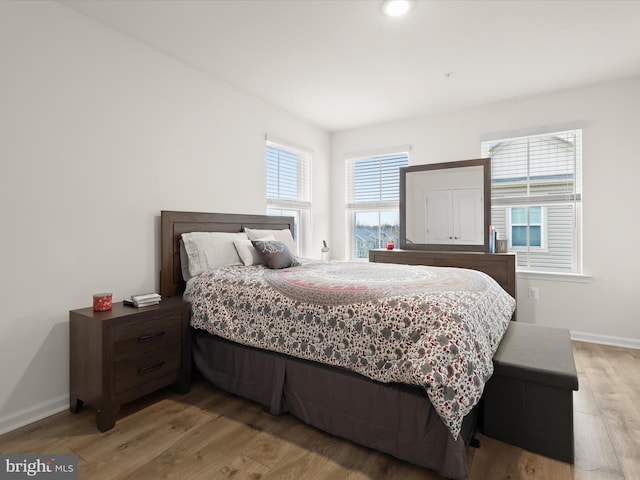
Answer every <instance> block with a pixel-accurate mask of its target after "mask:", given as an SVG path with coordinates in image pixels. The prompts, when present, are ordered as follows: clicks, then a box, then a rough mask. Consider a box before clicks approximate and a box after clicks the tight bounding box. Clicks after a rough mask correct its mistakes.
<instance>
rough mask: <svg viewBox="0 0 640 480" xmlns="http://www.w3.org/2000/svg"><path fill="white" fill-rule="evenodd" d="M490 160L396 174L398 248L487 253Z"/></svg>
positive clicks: (412, 168)
mask: <svg viewBox="0 0 640 480" xmlns="http://www.w3.org/2000/svg"><path fill="white" fill-rule="evenodd" d="M490 216H491V159H489V158H481V159H477V160H462V161H458V162H446V163H434V164H429V165H412V166H410V167H403V168H401V169H400V248H403V249H408V250H441V251H446V250H450V251H464V252H488V251H489V221H490Z"/></svg>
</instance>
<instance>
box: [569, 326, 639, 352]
mask: <svg viewBox="0 0 640 480" xmlns="http://www.w3.org/2000/svg"><path fill="white" fill-rule="evenodd" d="M571 340H576V341H578V342H587V343H601V344H603V345H613V346H615V347H625V348H635V349H639V350H640V340H634V339H632V338H624V337H612V336H609V335H596V334H593V333H585V332H574V331H573V330H572V331H571Z"/></svg>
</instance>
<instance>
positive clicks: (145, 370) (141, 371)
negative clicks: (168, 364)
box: [138, 361, 165, 375]
mask: <svg viewBox="0 0 640 480" xmlns="http://www.w3.org/2000/svg"><path fill="white" fill-rule="evenodd" d="M164 364H165V362H164V361H162V362H160V363H156V364H154V365H149V366H148V367H142V368H139V369H138V375H143V374H145V373H149V372H150V371H152V370H156V369H158V368H160V367H162V366H163V365H164Z"/></svg>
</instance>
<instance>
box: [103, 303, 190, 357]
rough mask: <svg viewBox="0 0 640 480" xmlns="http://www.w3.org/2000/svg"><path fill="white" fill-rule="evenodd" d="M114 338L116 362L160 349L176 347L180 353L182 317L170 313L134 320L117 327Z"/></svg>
mask: <svg viewBox="0 0 640 480" xmlns="http://www.w3.org/2000/svg"><path fill="white" fill-rule="evenodd" d="M114 336H115V343H114V346H113V348H114V356H115V359H116V360H119V359H121V358H123V357H129V356H132V355H134V356H135V355H140V354H141V353H144V352H147V351H149V350H154V349H156V348H160V347H167V348H168V349H171V348H172V347H175V350H176V351H178V350H179V349H180V344H181V342H182V317H181V316H180V315H179V314H175V313H170V314H167V315H164V316H159V317H158V316H156V317H153V318H149V319H146V320H132V321H131V322H127V323H123V324H121V325H118V326H116V327H115V328H114Z"/></svg>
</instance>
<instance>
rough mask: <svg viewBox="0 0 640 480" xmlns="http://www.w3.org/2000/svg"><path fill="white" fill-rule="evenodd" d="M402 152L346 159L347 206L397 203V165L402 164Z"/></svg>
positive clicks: (404, 157)
mask: <svg viewBox="0 0 640 480" xmlns="http://www.w3.org/2000/svg"><path fill="white" fill-rule="evenodd" d="M408 162H409V156H408V154H407V153H406V152H404V153H398V154H394V155H384V156H379V157H369V158H355V159H349V160H347V199H348V201H347V207H348V208H356V207H358V206H362V205H365V204H366V206H367V207H370V208H384V207H389V206H392V207H393V206H395V207H397V206H398V202H399V198H400V174H399V169H400V167H406V166H407V164H408Z"/></svg>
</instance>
